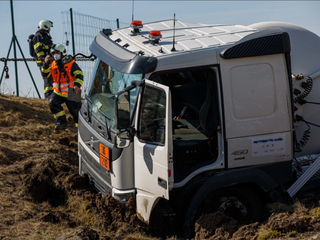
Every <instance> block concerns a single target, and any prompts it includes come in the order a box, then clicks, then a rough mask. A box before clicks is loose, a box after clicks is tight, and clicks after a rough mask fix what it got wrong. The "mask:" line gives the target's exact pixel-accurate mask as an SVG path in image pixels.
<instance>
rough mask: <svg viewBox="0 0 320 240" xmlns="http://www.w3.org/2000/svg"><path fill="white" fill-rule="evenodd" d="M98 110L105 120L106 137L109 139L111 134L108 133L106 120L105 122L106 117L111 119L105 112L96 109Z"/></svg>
mask: <svg viewBox="0 0 320 240" xmlns="http://www.w3.org/2000/svg"><path fill="white" fill-rule="evenodd" d="M98 112H99V113H100V114H101V115H102V116H104V117H105V118H106V119H105V122H106V134H107V139H109V140H111V134H110V127H109V126H108V122H107V119H108V120H111V117H109V116H108V115H107V114H106V113H104V112H103V111H101V110H100V109H98Z"/></svg>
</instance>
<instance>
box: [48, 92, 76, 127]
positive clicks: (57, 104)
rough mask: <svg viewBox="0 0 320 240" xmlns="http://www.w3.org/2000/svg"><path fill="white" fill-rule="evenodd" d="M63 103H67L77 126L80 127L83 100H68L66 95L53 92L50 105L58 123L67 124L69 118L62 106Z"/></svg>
mask: <svg viewBox="0 0 320 240" xmlns="http://www.w3.org/2000/svg"><path fill="white" fill-rule="evenodd" d="M63 103H66V105H67V107H68V110H69V112H70V114H71V115H72V118H73V121H74V122H75V126H76V127H78V119H79V117H78V114H79V110H80V108H81V102H75V101H71V100H68V99H67V98H66V97H61V96H59V95H57V94H55V93H52V94H51V95H50V96H49V107H50V110H51V112H52V114H53V116H54V118H55V121H56V124H66V123H67V118H66V114H65V112H64V109H63V107H62V106H61V105H62V104H63Z"/></svg>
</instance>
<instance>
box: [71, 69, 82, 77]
mask: <svg viewBox="0 0 320 240" xmlns="http://www.w3.org/2000/svg"><path fill="white" fill-rule="evenodd" d="M79 74H80V75H82V76H83V72H82V71H81V70H76V71H74V72H73V75H74V76H76V75H79Z"/></svg>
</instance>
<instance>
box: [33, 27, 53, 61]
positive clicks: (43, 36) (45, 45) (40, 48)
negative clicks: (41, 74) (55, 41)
mask: <svg viewBox="0 0 320 240" xmlns="http://www.w3.org/2000/svg"><path fill="white" fill-rule="evenodd" d="M32 42H33V48H34V51H35V53H36V55H37V58H38V60H37V64H38V66H41V65H42V62H43V60H40V58H43V59H44V58H45V57H46V56H47V55H49V54H50V48H51V46H52V40H51V36H50V35H48V33H46V32H45V30H44V29H40V30H38V31H37V32H36V33H35V35H34V37H33V39H32Z"/></svg>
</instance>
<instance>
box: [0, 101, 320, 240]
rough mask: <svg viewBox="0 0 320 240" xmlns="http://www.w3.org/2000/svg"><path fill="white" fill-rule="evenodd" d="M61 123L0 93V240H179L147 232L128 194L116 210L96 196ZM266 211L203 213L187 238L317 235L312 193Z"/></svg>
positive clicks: (40, 107)
mask: <svg viewBox="0 0 320 240" xmlns="http://www.w3.org/2000/svg"><path fill="white" fill-rule="evenodd" d="M65 110H67V109H66V107H65ZM66 112H67V111H66ZM67 116H70V114H68V112H67ZM68 124H69V128H68V129H67V130H63V131H60V132H56V131H54V130H53V128H54V119H53V117H52V114H51V113H50V110H49V107H48V103H47V100H45V99H33V98H21V97H20V98H19V97H14V96H6V95H0V202H1V203H0V240H2V239H57V240H64V239H73V240H75V239H183V238H182V237H181V236H176V235H174V234H170V235H166V234H165V233H166V231H165V230H163V232H162V235H161V236H159V235H155V234H154V233H153V231H152V230H151V229H149V228H148V226H147V225H146V224H144V223H143V222H141V221H140V220H139V219H138V218H137V215H136V211H135V204H134V200H133V199H131V200H130V201H128V202H127V204H126V206H125V207H124V208H121V206H120V203H119V202H118V201H117V200H115V199H114V198H112V197H111V196H110V195H107V196H105V197H101V196H100V195H99V194H97V193H96V192H95V191H94V189H92V188H91V186H90V185H89V184H88V178H87V176H80V175H79V174H78V152H77V151H78V149H77V141H76V140H75V139H74V133H75V128H74V127H73V122H72V119H71V117H69V118H68ZM269 211H270V217H269V219H268V220H267V221H266V222H256V223H251V224H249V225H244V226H242V225H241V224H240V223H238V222H237V221H236V220H234V219H232V218H230V217H228V216H225V215H223V214H222V213H212V214H208V215H203V216H201V217H200V218H199V219H198V221H197V222H196V225H195V236H194V239H271V238H276V239H320V233H319V232H318V231H319V226H320V207H319V198H318V197H317V196H314V197H312V198H309V199H306V200H304V201H300V202H296V203H295V204H294V205H291V206H288V205H283V204H273V205H270V206H269Z"/></svg>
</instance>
